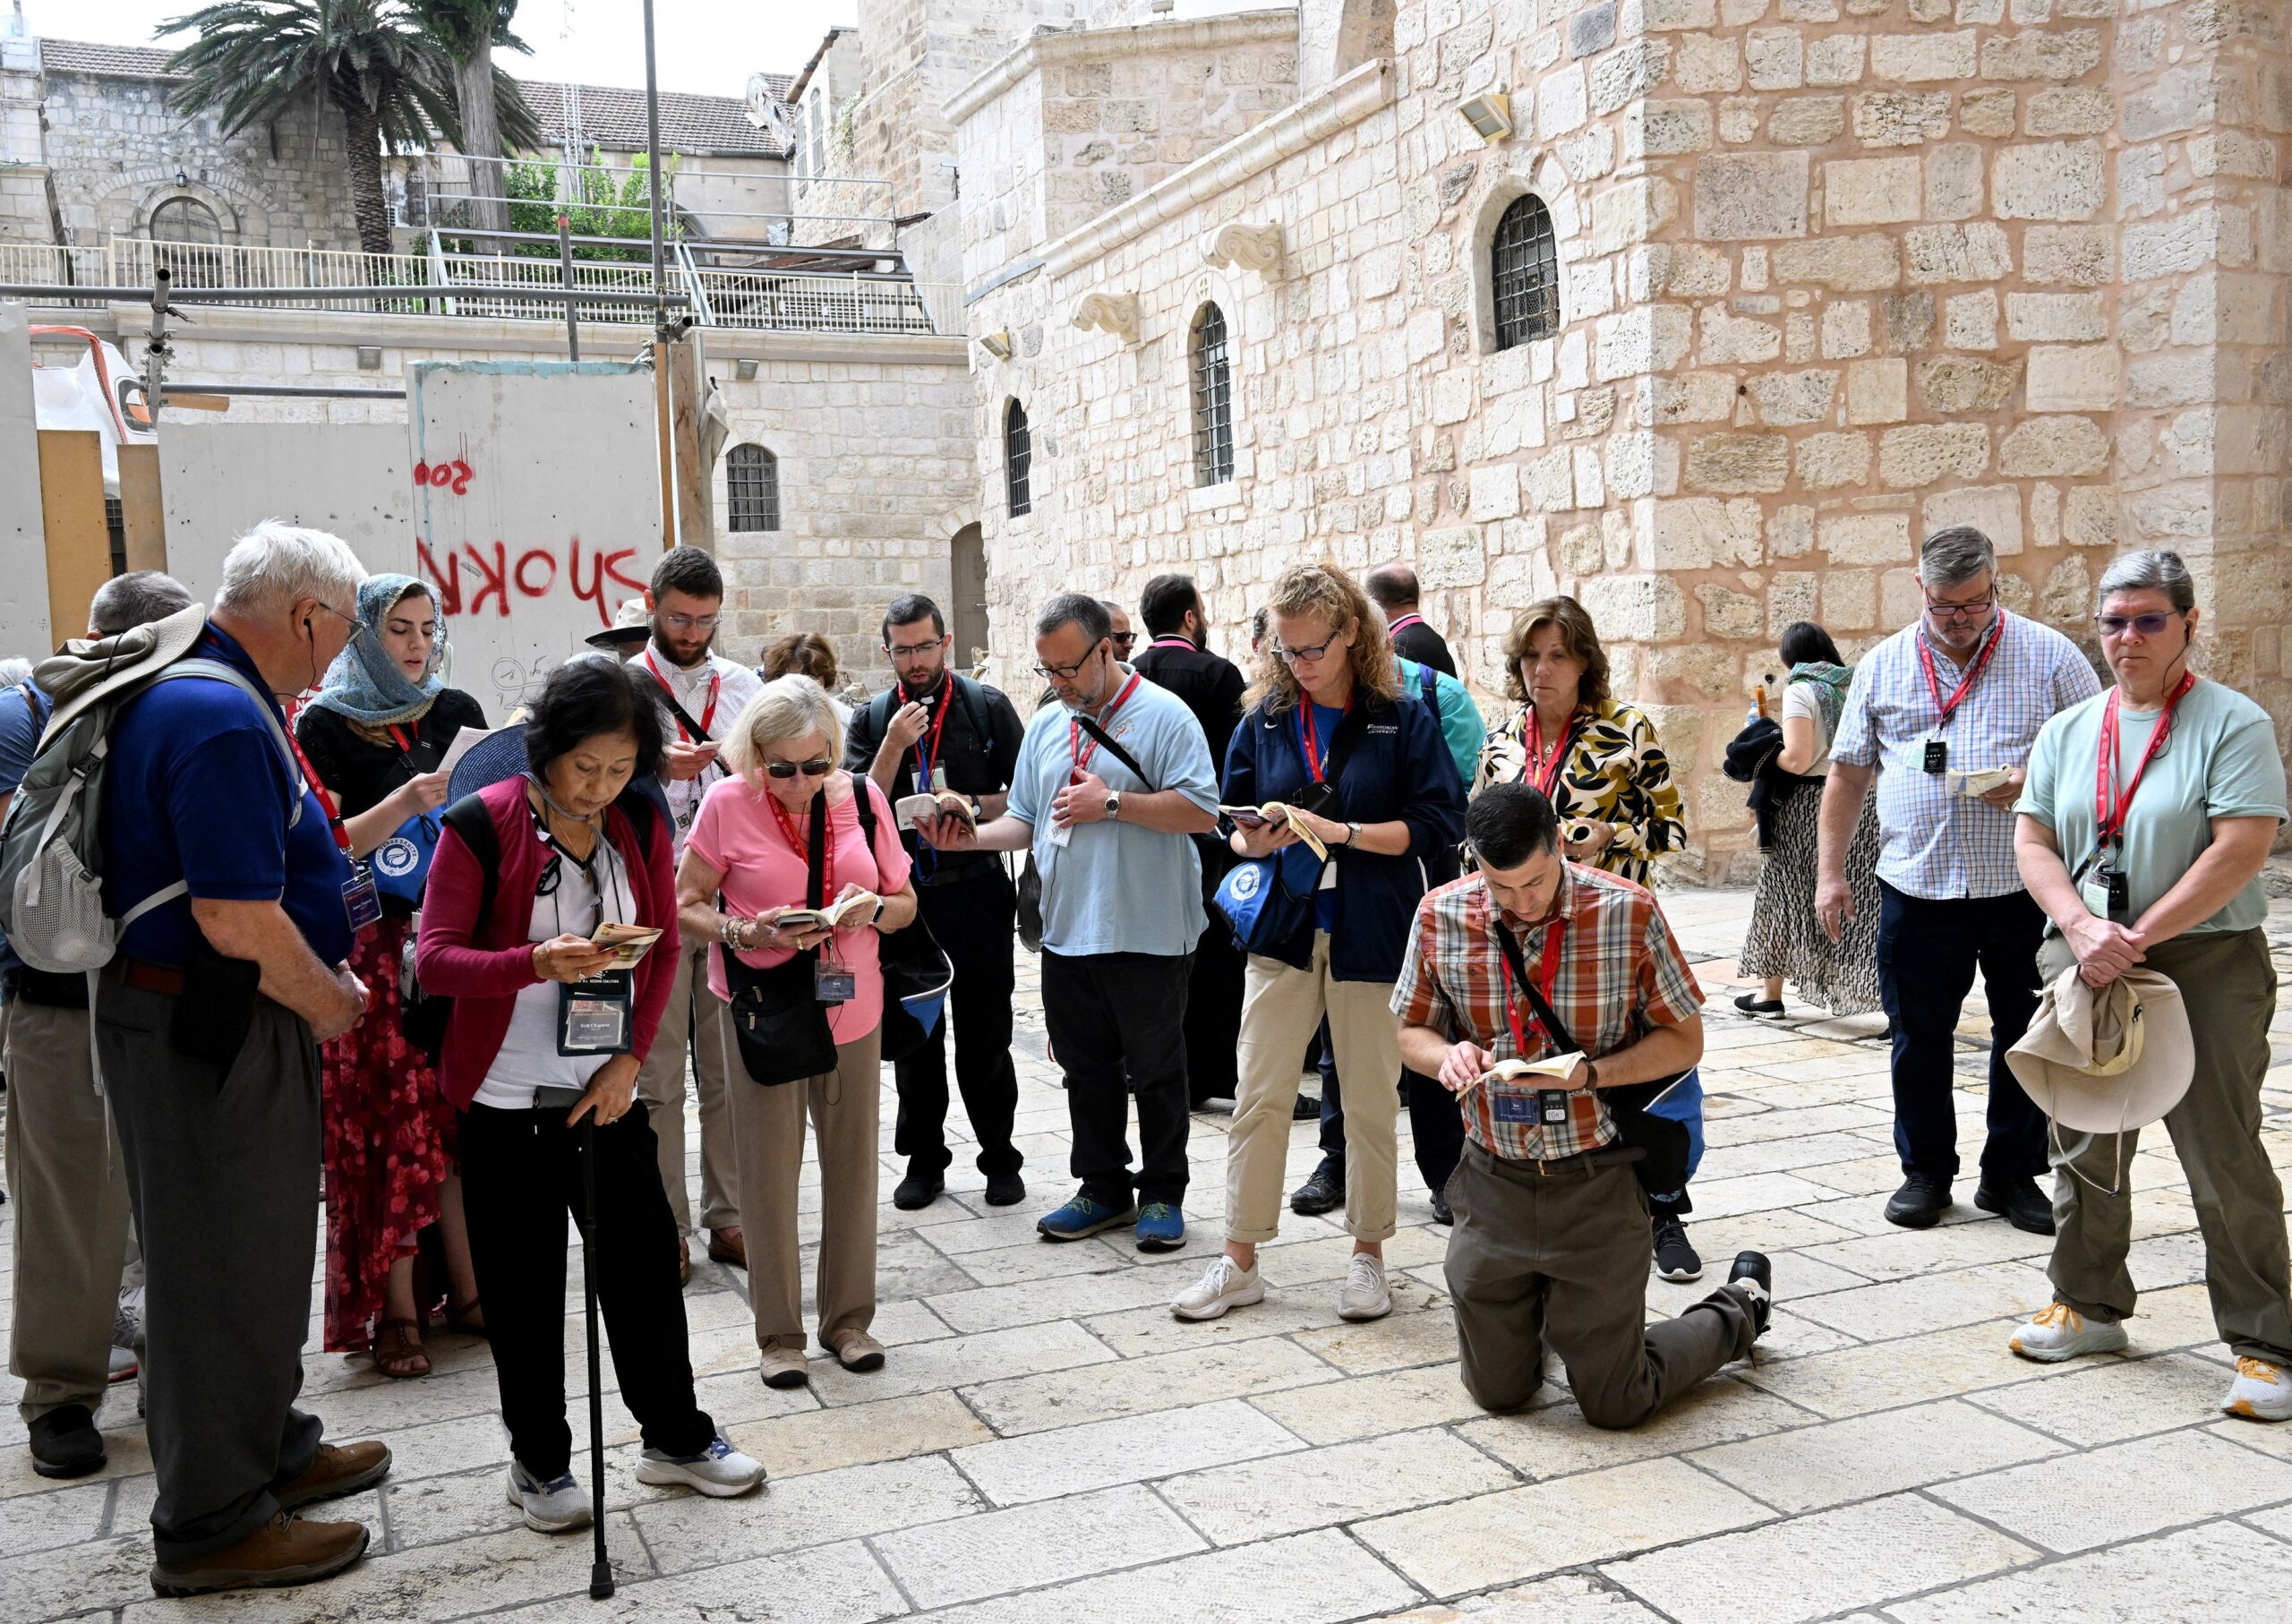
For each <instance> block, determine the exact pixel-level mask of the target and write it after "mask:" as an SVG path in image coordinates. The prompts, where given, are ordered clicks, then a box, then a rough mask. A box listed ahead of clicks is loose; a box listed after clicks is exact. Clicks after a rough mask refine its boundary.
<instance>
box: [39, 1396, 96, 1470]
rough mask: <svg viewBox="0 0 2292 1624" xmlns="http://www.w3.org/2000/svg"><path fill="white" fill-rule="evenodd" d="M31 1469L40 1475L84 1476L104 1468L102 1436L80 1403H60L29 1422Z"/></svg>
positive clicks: (88, 1412) (91, 1414)
mask: <svg viewBox="0 0 2292 1624" xmlns="http://www.w3.org/2000/svg"><path fill="white" fill-rule="evenodd" d="M31 1446H32V1470H33V1471H35V1472H37V1473H38V1474H40V1475H41V1476H42V1477H85V1476H87V1474H89V1473H90V1472H100V1471H102V1470H103V1469H104V1435H103V1434H102V1433H101V1432H97V1431H96V1417H95V1415H94V1413H93V1412H92V1411H90V1409H89V1408H88V1406H86V1405H84V1404H63V1405H58V1406H56V1408H54V1409H52V1410H50V1411H48V1412H47V1414H46V1415H41V1416H39V1417H38V1418H37V1419H36V1420H34V1421H33V1423H31Z"/></svg>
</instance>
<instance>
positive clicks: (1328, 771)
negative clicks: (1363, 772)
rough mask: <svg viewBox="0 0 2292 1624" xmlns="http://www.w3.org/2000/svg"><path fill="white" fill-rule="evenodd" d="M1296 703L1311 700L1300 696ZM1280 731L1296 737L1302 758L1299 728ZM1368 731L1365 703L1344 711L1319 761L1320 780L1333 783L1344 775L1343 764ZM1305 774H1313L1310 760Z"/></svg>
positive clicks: (1367, 712) (1302, 749)
mask: <svg viewBox="0 0 2292 1624" xmlns="http://www.w3.org/2000/svg"><path fill="white" fill-rule="evenodd" d="M1297 703H1298V704H1299V705H1311V704H1312V703H1313V701H1312V700H1310V699H1306V698H1303V697H1301V698H1299V699H1298V701H1297ZM1282 731H1285V732H1287V733H1288V734H1289V735H1290V737H1291V738H1292V739H1296V745H1297V755H1298V757H1299V759H1301V760H1302V759H1303V758H1304V754H1305V742H1304V737H1303V735H1302V733H1301V732H1300V731H1299V730H1297V729H1296V728H1291V727H1285V728H1284V729H1283V730H1282ZM1368 731H1369V710H1368V707H1367V706H1366V705H1356V706H1355V707H1354V708H1353V709H1351V710H1349V711H1347V712H1346V713H1345V714H1344V716H1343V717H1342V718H1340V719H1339V720H1338V724H1337V732H1336V734H1335V736H1334V737H1332V738H1331V739H1330V741H1329V755H1328V756H1327V757H1326V758H1325V759H1324V760H1323V761H1322V763H1321V779H1322V782H1326V783H1330V784H1335V783H1336V782H1337V781H1338V779H1339V778H1341V777H1343V776H1344V774H1345V764H1346V763H1347V761H1349V760H1351V759H1352V756H1353V747H1354V746H1355V745H1356V744H1358V743H1360V742H1361V739H1362V738H1363V736H1364V735H1365V734H1366V733H1367V732H1368ZM1305 776H1306V777H1307V778H1309V779H1310V778H1311V777H1312V776H1313V765H1312V764H1311V763H1310V762H1308V763H1307V764H1306V767H1305Z"/></svg>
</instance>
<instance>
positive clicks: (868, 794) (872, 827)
mask: <svg viewBox="0 0 2292 1624" xmlns="http://www.w3.org/2000/svg"><path fill="white" fill-rule="evenodd" d="M874 782H876V781H875V780H874V779H872V778H870V777H868V775H867V774H865V773H854V774H852V775H851V809H852V810H853V811H854V812H857V813H858V814H859V815H860V839H862V840H864V841H866V842H868V855H869V856H871V857H872V856H874V855H875V850H876V797H875V792H874V791H872V790H871V789H870V788H869V786H870V785H872V784H873V783H874Z"/></svg>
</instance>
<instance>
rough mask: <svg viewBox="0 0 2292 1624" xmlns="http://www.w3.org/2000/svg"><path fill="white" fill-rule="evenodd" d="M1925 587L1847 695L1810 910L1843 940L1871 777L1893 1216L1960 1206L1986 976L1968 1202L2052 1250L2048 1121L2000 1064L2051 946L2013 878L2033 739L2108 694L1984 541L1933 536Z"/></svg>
mask: <svg viewBox="0 0 2292 1624" xmlns="http://www.w3.org/2000/svg"><path fill="white" fill-rule="evenodd" d="M1918 577H1919V582H1920V585H1921V587H1922V588H1923V589H1924V592H1925V596H1926V609H1925V612H1924V613H1923V614H1921V615H1920V617H1919V620H1918V621H1917V623H1916V624H1915V625H1912V626H1910V627H1908V628H1904V629H1903V630H1902V631H1899V632H1896V633H1895V634H1894V636H1893V637H1888V638H1887V639H1886V641H1885V642H1883V643H1881V644H1879V645H1877V647H1876V648H1874V649H1872V650H1871V651H1870V652H1869V654H1867V655H1865V656H1864V657H1863V659H1862V661H1861V662H1860V663H1859V664H1858V665H1857V666H1856V667H1855V668H1854V682H1853V685H1852V688H1849V689H1848V690H1847V695H1846V707H1845V711H1844V714H1843V715H1841V717H1840V718H1839V723H1838V731H1837V735H1836V737H1835V738H1834V740H1833V741H1832V744H1831V769H1830V774H1829V782H1827V783H1826V784H1825V785H1824V788H1823V805H1822V829H1821V836H1820V843H1819V847H1818V856H1817V879H1816V885H1815V911H1816V914H1817V917H1818V918H1819V919H1821V921H1822V926H1823V928H1824V929H1825V930H1826V931H1827V932H1828V933H1829V935H1830V936H1831V939H1832V940H1833V941H1835V940H1837V939H1838V936H1839V932H1840V927H1841V924H1842V922H1843V920H1844V919H1848V918H1851V917H1852V913H1853V908H1854V903H1853V900H1852V896H1851V894H1850V893H1849V891H1848V888H1847V883H1846V848H1847V845H1848V843H1849V842H1851V841H1852V839H1853V836H1854V824H1855V820H1856V819H1857V818H1858V817H1859V816H1861V812H1862V799H1863V797H1864V796H1866V795H1868V794H1869V792H1870V786H1871V783H1872V782H1873V781H1875V782H1877V788H1878V833H1879V840H1880V847H1879V855H1878V888H1879V891H1880V893H1881V895H1882V898H1883V902H1882V904H1881V912H1880V914H1879V918H1878V950H1877V951H1878V989H1879V994H1880V996H1881V997H1882V999H1883V1000H1884V1002H1885V1004H1886V1016H1887V1019H1888V1020H1890V1021H1892V1022H1893V1024H1894V1148H1895V1150H1896V1151H1897V1152H1898V1153H1899V1155H1900V1156H1901V1158H1902V1170H1903V1186H1902V1188H1901V1189H1900V1190H1898V1191H1896V1192H1894V1198H1893V1199H1892V1200H1891V1201H1888V1202H1887V1203H1886V1217H1887V1218H1890V1219H1892V1220H1893V1221H1894V1222H1895V1223H1897V1224H1902V1225H1905V1226H1907V1227H1910V1228H1912V1229H1924V1228H1927V1227H1929V1226H1931V1225H1933V1224H1935V1223H1937V1221H1939V1220H1940V1218H1941V1217H1942V1214H1943V1213H1944V1212H1946V1211H1947V1210H1948V1209H1949V1206H1950V1183H1951V1181H1952V1180H1953V1179H1954V1178H1955V1177H1956V1176H1957V1173H1958V1146H1957V1116H1956V1109H1955V1098H1954V1090H1955V1087H1956V1077H1955V1075H1954V1069H1953V1065H1954V1058H1955V1047H1956V1045H1955V1039H1954V1032H1955V1030H1956V1027H1957V1023H1958V1014H1959V1012H1960V1010H1961V1008H1962V1007H1963V1004H1964V1003H1965V997H1966V995H1967V994H1968V993H1969V992H1971V990H1972V989H1973V979H1974V971H1975V970H1976V969H1979V970H1980V972H1981V979H1982V989H1983V992H1984V994H1985V995H1986V996H1987V997H1988V1001H1989V1028H1990V1054H1989V1113H1988V1115H1989V1135H1988V1144H1987V1145H1985V1146H1984V1147H1983V1150H1982V1153H1981V1180H1980V1184H1979V1185H1978V1186H1977V1188H1976V1189H1975V1191H1974V1198H1973V1200H1974V1205H1975V1206H1977V1207H1979V1208H1980V1209H1982V1210H1983V1211H1985V1212H1994V1213H1997V1214H1999V1215H2000V1216H2002V1217H2004V1218H2006V1219H2007V1220H2008V1221H2010V1222H2011V1223H2013V1224H2014V1226H2015V1227H2018V1228H2022V1229H2026V1230H2028V1231H2030V1232H2031V1234H2033V1235H2051V1234H2052V1233H2053V1203H2052V1201H2050V1199H2049V1198H2048V1196H2047V1195H2046V1194H2045V1192H2043V1191H2041V1190H2040V1188H2039V1187H2038V1183H2037V1175H2038V1174H2040V1172H2042V1171H2043V1170H2044V1169H2045V1167H2046V1143H2045V1116H2044V1114H2043V1113H2042V1112H2040V1110H2039V1109H2038V1108H2037V1107H2036V1106H2035V1105H2033V1104H2032V1103H2031V1100H2030V1098H2029V1096H2028V1095H2026V1094H2024V1093H2023V1091H2022V1085H2021V1084H2020V1083H2019V1082H2017V1081H2014V1075H2013V1073H2011V1072H2009V1071H2008V1070H2006V1067H2005V1051H2006V1050H2007V1049H2009V1048H2011V1047H2013V1046H2014V1043H2015V1042H2016V1041H2017V1040H2018V1039H2020V1038H2021V1036H2022V1033H2023V1030H2026V1029H2027V1027H2028V1026H2029V1023H2030V1017H2031V1014H2032V1013H2034V1012H2035V1011H2036V1009H2037V1001H2038V971H2037V951H2038V943H2039V940H2040V937H2041V936H2043V935H2044V931H2045V914H2044V912H2043V911H2042V910H2040V908H2039V907H2038V905H2037V903H2036V902H2033V901H2031V897H2030V894H2029V893H2028V892H2026V891H2024V890H2023V888H2022V876H2021V874H2020V872H2019V871H2018V870H2017V869H2016V868H2015V867H2014V813H2013V807H2014V801H2015V800H2016V799H2018V798H2019V797H2020V795H2021V793H2022V780H2023V771H2024V767H2025V765H2026V764H2027V762H2028V760H2029V755H2030V747H2031V745H2032V744H2033V743H2035V742H2036V739H2037V736H2038V730H2039V729H2040V728H2042V727H2043V726H2044V725H2045V724H2046V722H2047V721H2048V719H2049V718H2051V717H2052V716H2053V715H2054V714H2056V713H2057V712H2060V711H2065V710H2067V709H2068V708H2069V707H2070V706H2071V705H2076V704H2079V703H2080V702H2082V701H2083V700H2086V699H2090V698H2091V697H2093V696H2094V695H2095V694H2097V693H2099V692H2100V680H2099V679H2098V678H2096V677H2095V676H2094V674H2093V667H2092V664H2091V662H2090V661H2088V660H2087V659H2086V658H2085V656H2084V655H2083V654H2081V653H2080V652H2079V651H2078V648H2077V645H2075V644H2074V643H2072V642H2071V641H2070V640H2069V639H2068V638H2066V637H2063V636H2062V635H2061V634H2060V633H2059V632H2057V631H2055V630H2054V629H2053V628H2050V627H2048V626H2040V624H2038V622H2036V621H2035V620H2026V619H2024V618H2023V617H2022V616H2020V615H2017V614H2014V613H2012V612H2011V611H2008V610H2006V609H2005V608H2004V607H2003V606H2002V605H2001V604H1999V603H1998V602H1997V551H1996V549H1995V548H1993V547H1992V546H1991V545H1990V543H1989V538H1988V536H1986V535H1984V534H1982V533H1981V532H1980V531H1979V530H1976V529H1973V528H1971V526H1953V527H1952V528H1950V529H1947V530H1937V531H1936V532H1935V533H1934V534H1932V535H1930V536H1929V537H1928V538H1927V540H1926V545H1925V546H1924V547H1923V548H1922V549H1921V550H1920V554H1919V562H1918ZM1983 774H1987V776H1984V775H1983ZM1968 775H1973V776H1972V777H1971V782H1970V781H1969V777H1968ZM1993 781H1994V782H1993Z"/></svg>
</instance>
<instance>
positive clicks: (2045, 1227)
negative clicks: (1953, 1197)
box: [1973, 1190, 2054, 1235]
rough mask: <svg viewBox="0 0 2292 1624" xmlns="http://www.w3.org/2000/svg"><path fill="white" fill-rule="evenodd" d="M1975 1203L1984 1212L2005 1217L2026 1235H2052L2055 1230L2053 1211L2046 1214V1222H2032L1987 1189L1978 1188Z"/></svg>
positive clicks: (1974, 1197) (1974, 1198) (1974, 1194)
mask: <svg viewBox="0 0 2292 1624" xmlns="http://www.w3.org/2000/svg"><path fill="white" fill-rule="evenodd" d="M1973 1204H1974V1205H1975V1206H1976V1207H1979V1208H1980V1209H1981V1210H1982V1211H1984V1212H1987V1213H1990V1214H1993V1215H1995V1216H1996V1217H1998V1218H2004V1219H2005V1221H2006V1222H2007V1223H2009V1224H2011V1225H2013V1226H2014V1228H2016V1229H2018V1230H2020V1231H2022V1233H2023V1234H2024V1235H2051V1234H2052V1233H2053V1232H2054V1227H2053V1214H2052V1213H2050V1212H2048V1213H2047V1214H2046V1215H2045V1222H2044V1223H2042V1224H2037V1223H2032V1222H2031V1221H2030V1220H2028V1219H2026V1218H2023V1217H2022V1216H2021V1214H2019V1213H2017V1212H2015V1211H2014V1209H2012V1208H2011V1207H2009V1206H2007V1205H2006V1204H2005V1202H2004V1201H1999V1200H1998V1199H1997V1197H1996V1196H1994V1195H1992V1194H1990V1193H1989V1192H1988V1191H1987V1190H1976V1191H1975V1192H1973Z"/></svg>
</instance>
